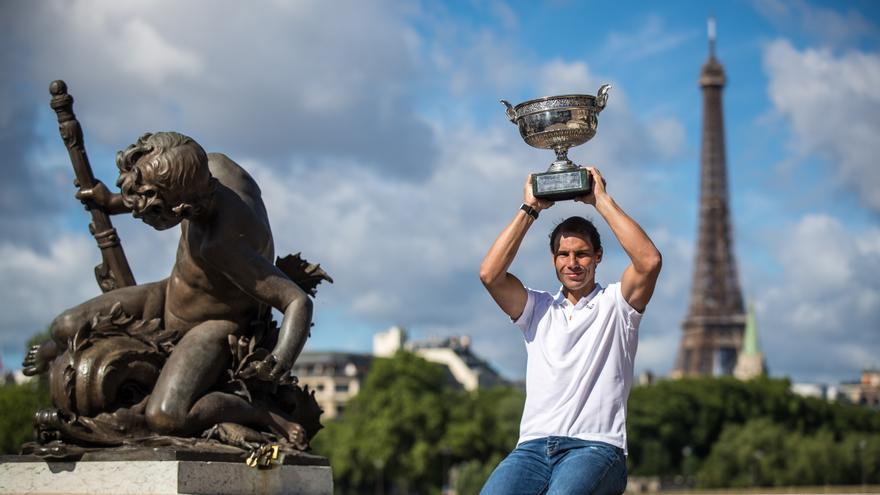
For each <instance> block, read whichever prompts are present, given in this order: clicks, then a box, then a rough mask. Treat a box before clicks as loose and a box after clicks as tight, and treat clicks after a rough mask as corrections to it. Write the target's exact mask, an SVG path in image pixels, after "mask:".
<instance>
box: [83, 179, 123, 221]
mask: <svg viewBox="0 0 880 495" xmlns="http://www.w3.org/2000/svg"><path fill="white" fill-rule="evenodd" d="M76 199H78V200H80V201H82V202H83V204H85V205H86V207H87V208H92V207H94V206H97V207H98V208H100V209H102V210H104V212H106V213H107V214H108V215H118V214H120V213H131V208H129V207H127V206H126V205H125V203H124V202H123V201H122V195H121V194H119V193H113V192H110V190H109V189H107V186H105V185H104V183H103V182H101V181H99V180H95V185H94V186H93V187H90V188H80V189H79V190H78V191H77V192H76Z"/></svg>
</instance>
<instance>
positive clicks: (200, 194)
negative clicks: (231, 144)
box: [24, 132, 332, 449]
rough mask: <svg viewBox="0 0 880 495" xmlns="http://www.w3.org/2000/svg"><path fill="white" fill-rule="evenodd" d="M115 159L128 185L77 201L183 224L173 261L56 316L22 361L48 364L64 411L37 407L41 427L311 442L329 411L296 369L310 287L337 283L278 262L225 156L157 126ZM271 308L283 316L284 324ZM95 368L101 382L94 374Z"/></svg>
mask: <svg viewBox="0 0 880 495" xmlns="http://www.w3.org/2000/svg"><path fill="white" fill-rule="evenodd" d="M116 163H117V166H118V168H119V179H118V180H117V185H118V186H119V187H120V191H121V193H120V194H114V193H111V192H110V191H109V190H108V188H107V187H106V186H104V185H103V184H102V183H100V182H96V183H95V185H94V187H90V188H81V189H80V190H79V192H78V193H77V197H78V198H79V199H80V200H81V201H83V202H84V203H86V205H87V206H88V207H90V208H101V209H103V210H104V211H106V212H108V213H111V214H117V213H125V212H131V213H132V214H133V215H134V217H135V218H140V219H141V220H143V221H144V223H146V224H148V225H150V226H151V227H153V228H155V229H157V230H166V229H169V228H172V227H174V226H176V225H178V224H179V225H180V241H179V244H178V248H177V259H176V261H175V262H174V266H173V267H172V269H171V274H170V276H169V277H168V278H165V279H163V280H160V281H158V282H152V283H147V284H142V285H134V286H130V287H122V288H118V289H115V290H111V291H110V292H107V293H105V294H102V295H100V296H97V297H95V298H93V299H91V300H89V301H86V302H84V303H82V304H80V305H78V306H75V307H73V308H71V309H68V310H67V311H65V312H63V313H62V314H61V315H59V316H58V317H56V318H55V319H54V321H53V322H52V324H51V327H50V331H51V336H52V338H51V340H49V341H47V342H45V343H43V344H42V345H40V346H35V347H34V348H33V349H31V351H30V352H29V353H28V355H27V356H26V358H25V362H24V366H25V369H24V371H25V373H26V374H29V375H34V374H38V373H41V372H44V371H46V370H48V369H50V367H51V373H52V375H53V376H50V378H51V380H52V382H53V400H54V402H55V404H56V406H57V407H59V409H60V413H57V414H55V415H54V416H53V415H52V414H48V415H47V414H46V413H42V414H43V415H44V418H43V423H44V424H45V425H48V426H47V428H48V429H50V430H51V429H52V428H56V429H58V430H60V431H61V435H59V436H60V437H61V438H70V437H73V439H74V440H77V439H79V440H84V441H86V442H90V443H99V444H100V443H102V440H106V443H111V444H112V443H114V442H116V441H118V439H117V438H114V433H111V430H113V431H118V430H120V429H122V430H127V431H128V432H129V436H131V435H133V434H134V433H135V432H137V434H138V435H143V434H144V433H146V434H148V435H170V436H177V437H193V436H199V435H201V434H203V432H207V431H214V432H217V431H218V428H219V431H220V432H221V433H223V434H225V436H226V437H227V438H226V439H227V440H230V439H231V441H232V442H233V443H239V444H242V443H246V441H254V440H255V439H257V438H259V436H255V435H256V433H257V432H269V433H270V434H274V435H275V436H276V438H277V439H278V440H279V441H282V442H287V444H288V445H291V446H294V447H295V448H299V449H304V448H305V446H306V445H307V441H308V438H310V437H311V435H314V433H315V432H316V430H317V428H320V423H318V421H317V419H318V415H319V414H320V410H319V409H318V408H317V404H316V403H315V402H314V397H313V396H310V395H309V394H308V393H307V392H306V393H302V390H301V389H299V388H298V387H296V385H295V384H294V383H292V381H293V380H295V379H294V378H292V377H291V375H290V369H291V366H292V365H293V363H294V361H295V360H296V358H297V356H298V355H299V353H300V351H301V350H302V348H303V345H304V344H305V341H306V339H307V337H308V336H309V330H310V327H311V317H312V301H311V299H310V297H309V296H310V295H314V290H315V287H316V286H317V284H318V283H320V281H321V280H328V281H331V282H332V280H331V279H330V278H329V277H328V276H327V274H326V273H325V272H324V271H323V270H321V269H320V267H318V266H317V265H309V264H308V263H306V262H305V261H303V260H301V259H300V258H299V256H298V255H297V256H296V257H295V258H293V257H288V258H286V259H285V260H281V262H279V264H278V266H276V264H274V263H273V258H274V257H275V254H274V244H273V240H272V231H271V229H270V227H269V219H268V216H267V214H266V208H265V206H264V204H263V200H262V198H261V192H260V189H259V187H258V186H257V184H256V182H255V181H254V179H253V178H251V176H250V175H249V174H248V173H247V172H246V171H245V170H244V169H243V168H242V167H240V166H239V165H238V164H236V163H235V162H233V161H232V160H231V159H229V158H228V157H226V156H225V155H223V154H219V153H206V152H205V151H204V150H203V149H202V147H201V146H200V145H199V144H198V143H196V142H195V141H194V140H192V139H191V138H189V137H187V136H184V135H181V134H178V133H176V132H157V133H154V134H145V135H143V136H141V137H140V138H139V139H138V140H137V142H136V143H134V144H132V145H131V146H129V147H128V148H127V149H125V150H123V151H120V152H119V153H118V154H117V157H116ZM272 308H275V309H277V310H278V311H280V312H281V313H282V314H283V318H282V320H281V323H280V328H278V329H277V332H276V331H275V324H274V322H272V319H271V309H272ZM114 338H115V339H117V340H116V341H115V342H123V341H124V342H127V343H126V344H119V343H117V344H113V343H111V342H114V340H113V339H114ZM102 339H103V342H104V343H103V344H101V342H102ZM108 339H109V340H108ZM119 339H123V340H119ZM120 346H122V347H125V348H126V349H128V351H126V352H127V354H126V356H128V357H119V356H117V357H113V358H111V357H110V356H116V355H117V354H118V355H120V356H121V351H119V349H120ZM141 347H143V348H144V349H145V350H143V351H141V350H140V349H141ZM102 349H103V350H102ZM147 351H151V352H152V354H150V353H149V352H147ZM114 352H115V354H114ZM65 353H66V354H65ZM89 353H91V354H89ZM157 353H158V355H159V356H160V357H159V358H156V357H155V355H157ZM148 354H150V355H151V356H153V357H150V358H149V359H148V358H146V357H144V356H147V355H148ZM63 355H67V358H66V359H65V358H60V359H59V356H63ZM138 356H139V357H138ZM108 359H116V360H117V361H115V362H114V363H113V364H108V363H106V362H104V361H107V360H108ZM138 359H140V361H138ZM83 363H87V365H86V368H88V367H92V368H95V369H91V370H88V369H86V370H83ZM133 363H139V364H138V365H135V364H133ZM138 366H140V367H138ZM105 368H106V369H105ZM122 370H125V371H122ZM77 373H79V374H80V375H82V376H78V377H77V376H73V375H76V374H77ZM101 373H104V375H101ZM114 373H115V374H114ZM98 375H100V376H102V377H103V378H102V380H103V383H93V382H94V376H98ZM105 375H106V376H105ZM111 375H112V376H111ZM88 380H92V382H89V381H88ZM117 382H118V383H117ZM124 384H126V385H124ZM89 387H91V388H89ZM114 387H115V389H114ZM285 387H287V392H284V388H285ZM110 389H113V390H110ZM108 390H110V391H108ZM292 391H293V392H296V393H293V392H292ZM284 393H287V397H286V398H285V397H279V394H281V395H284ZM291 393H293V395H290V394H291ZM121 406H126V407H124V408H123V409H124V410H125V413H124V414H120V413H119V411H118V408H119V407H121ZM114 408H117V409H114ZM291 408H299V410H296V411H291V410H290V409H291ZM285 409H286V410H285ZM102 415H103V416H102ZM108 415H109V416H108ZM113 415H115V416H113ZM305 415H310V416H309V418H306V417H305ZM74 416H79V417H80V418H79V419H78V420H79V421H80V423H81V424H80V426H82V425H83V424H84V423H83V421H84V420H83V419H82V417H86V418H88V417H92V418H93V419H95V420H96V421H97V423H98V424H97V425H96V424H95V423H94V422H93V423H90V424H88V425H86V427H84V428H79V427H76V426H72V425H71V422H72V421H73V417H74ZM133 417H134V418H139V417H142V421H141V420H136V419H135V420H133V419H132V418H133ZM38 418H39V415H38ZM102 418H103V419H102ZM102 421H103V423H102ZM138 421H140V422H138ZM303 422H307V423H310V425H309V426H307V429H310V430H312V431H306V429H304V428H303V425H302V424H301V423H303ZM100 424H108V425H112V428H111V427H107V428H104V429H102V428H100V427H99V426H100ZM122 436H125V435H122ZM221 436H224V435H221Z"/></svg>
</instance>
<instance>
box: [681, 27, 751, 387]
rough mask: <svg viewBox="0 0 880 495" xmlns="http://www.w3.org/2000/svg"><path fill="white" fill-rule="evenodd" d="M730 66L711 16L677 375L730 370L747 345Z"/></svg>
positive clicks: (704, 373) (701, 83) (731, 370)
mask: <svg viewBox="0 0 880 495" xmlns="http://www.w3.org/2000/svg"><path fill="white" fill-rule="evenodd" d="M725 82H726V79H725V75H724V67H722V65H721V63H720V62H719V61H718V59H717V58H715V24H714V20H712V19H710V20H709V59H708V60H707V61H706V63H705V64H704V65H703V68H702V71H701V72H700V87H701V88H702V91H703V136H702V150H701V156H700V213H699V232H698V241H697V252H696V256H695V258H694V274H693V284H692V286H691V300H690V307H689V309H688V313H687V317H686V318H685V320H684V322H683V324H682V337H681V344H680V345H679V349H678V356H677V358H676V362H675V368H674V370H673V372H672V375H673V376H676V377H681V376H693V375H730V374H732V373H733V369H734V366H735V365H736V361H737V357H738V354H739V352H740V349H741V348H742V342H743V332H744V329H745V323H746V314H745V311H744V308H743V297H742V292H741V291H740V286H739V279H738V277H737V271H736V260H735V259H734V255H733V235H732V227H731V223H730V208H729V201H728V188H727V163H726V157H725V147H724V115H723V112H722V105H721V93H722V89H723V87H724V84H725Z"/></svg>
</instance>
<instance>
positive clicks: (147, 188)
mask: <svg viewBox="0 0 880 495" xmlns="http://www.w3.org/2000/svg"><path fill="white" fill-rule="evenodd" d="M135 194H136V195H137V196H138V198H139V201H138V204H139V205H143V206H142V207H141V208H136V209H135V210H134V211H133V212H132V213H133V214H134V217H135V218H140V219H141V220H143V221H144V223H146V224H147V225H149V226H150V227H153V228H154V229H156V230H167V229H170V228H171V227H174V226H175V225H177V224H179V223H180V221H181V218H180V216H179V215H177V214H176V213H174V211H172V209H171V205H168V204H167V203H166V202H165V200H164V199H163V198H162V195H161V194H160V191H159V190H158V188H157V187H156V186H154V185H152V184H150V183H149V182H146V183H144V184H143V185H141V186H140V187H138V189H137V191H136V193H135Z"/></svg>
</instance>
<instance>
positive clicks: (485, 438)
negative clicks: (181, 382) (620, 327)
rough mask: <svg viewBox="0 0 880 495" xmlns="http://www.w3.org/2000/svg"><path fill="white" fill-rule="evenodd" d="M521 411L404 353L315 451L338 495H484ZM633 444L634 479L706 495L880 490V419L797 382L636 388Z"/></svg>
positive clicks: (519, 403)
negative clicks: (729, 490) (832, 487)
mask: <svg viewBox="0 0 880 495" xmlns="http://www.w3.org/2000/svg"><path fill="white" fill-rule="evenodd" d="M523 402H524V395H523V393H522V392H521V391H520V390H518V389H515V388H494V389H489V390H480V391H479V392H477V393H466V392H463V391H455V390H452V389H451V388H449V387H448V385H447V381H446V378H445V376H444V373H443V370H442V368H440V367H439V366H437V365H434V364H431V363H428V362H426V361H424V360H422V359H420V358H418V357H416V356H414V355H412V354H407V353H400V354H398V355H396V356H395V357H394V358H391V359H379V360H377V361H376V362H375V364H374V367H373V370H372V371H371V372H370V374H369V376H368V377H367V380H366V382H365V384H364V386H363V388H362V389H361V392H360V393H359V394H358V396H357V397H355V398H354V399H353V400H352V401H351V402H350V403H349V406H348V408H347V409H346V413H345V415H344V417H343V418H342V419H340V420H338V421H335V422H332V423H330V424H328V425H327V427H326V429H325V430H324V431H322V432H321V433H319V434H318V435H317V437H316V438H315V442H314V449H315V451H316V452H317V453H320V454H322V455H326V456H328V457H329V458H330V461H331V465H332V466H333V471H334V477H335V482H336V486H337V487H338V488H339V490H340V492H341V493H364V492H373V491H375V492H377V493H387V492H389V491H391V489H392V488H394V489H395V491H399V492H402V493H407V492H410V493H436V492H437V491H438V490H439V488H440V487H441V486H444V485H445V486H453V487H454V488H456V489H457V490H458V493H462V494H468V493H477V492H479V488H480V486H482V483H483V482H484V481H485V479H486V478H487V477H488V475H489V474H490V473H491V470H492V469H493V468H494V466H495V465H496V464H497V463H498V462H499V461H500V460H501V458H502V457H503V456H504V455H505V454H506V453H507V452H509V451H510V449H512V448H513V447H514V445H515V443H516V439H517V436H518V429H519V418H520V414H521V412H522V407H523ZM628 444H629V457H628V464H629V466H628V467H629V470H630V473H631V474H632V475H642V476H659V477H662V478H665V477H668V478H672V477H681V478H682V479H688V480H691V482H693V483H694V484H696V485H697V486H700V487H704V488H713V487H748V486H792V485H827V484H859V483H862V484H864V483H872V484H876V483H880V413H878V412H877V411H873V410H870V409H866V408H862V407H857V406H852V405H846V404H840V403H829V402H825V401H822V400H818V399H811V398H804V397H800V396H797V395H795V394H793V393H792V392H791V391H790V383H789V382H788V380H772V379H758V380H752V381H749V382H742V381H739V380H736V379H733V378H695V379H684V380H676V381H661V382H659V383H657V384H654V385H650V386H643V387H636V388H635V389H633V391H632V394H631V396H630V400H629V412H628ZM450 473H451V474H450Z"/></svg>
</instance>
